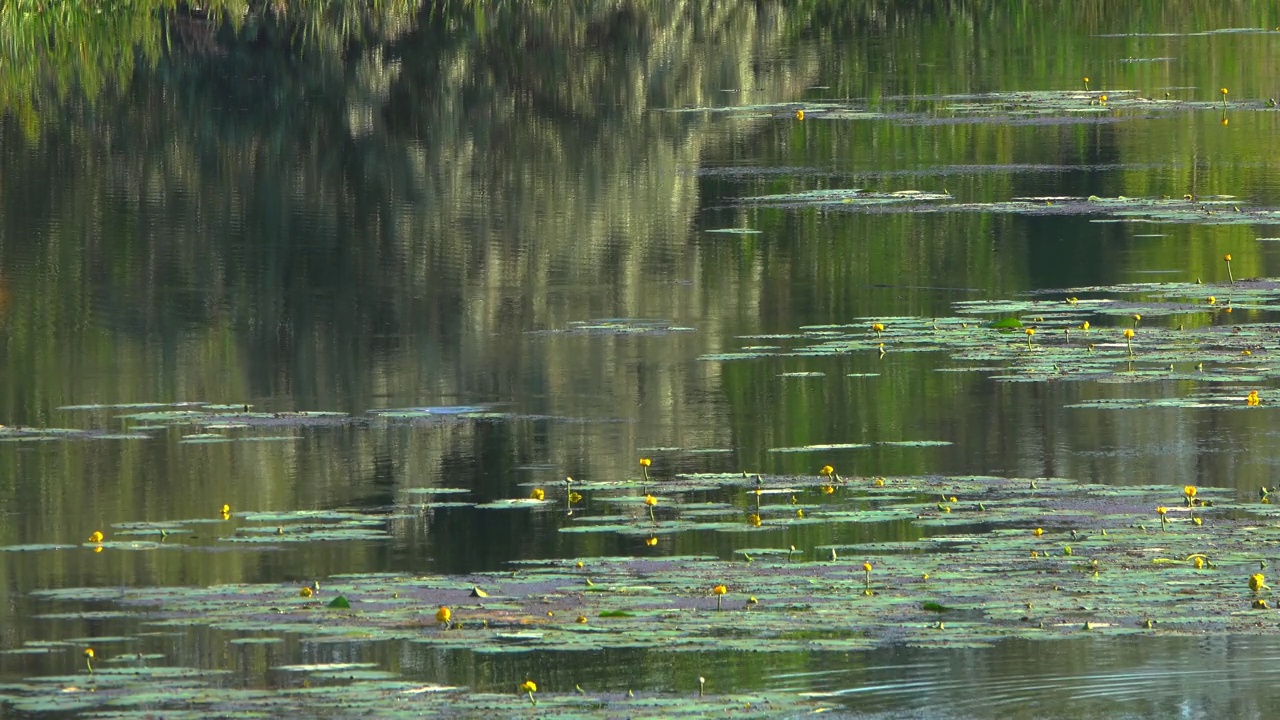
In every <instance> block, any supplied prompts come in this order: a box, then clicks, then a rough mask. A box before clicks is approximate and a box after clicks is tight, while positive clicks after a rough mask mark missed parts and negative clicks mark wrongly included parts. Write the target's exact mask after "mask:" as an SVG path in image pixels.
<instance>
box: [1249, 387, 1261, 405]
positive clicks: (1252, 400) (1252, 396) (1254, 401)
mask: <svg viewBox="0 0 1280 720" xmlns="http://www.w3.org/2000/svg"><path fill="white" fill-rule="evenodd" d="M1245 404H1246V405H1248V406H1249V407H1257V406H1258V405H1261V404H1262V400H1261V399H1260V398H1259V397H1258V391H1257V390H1251V391H1250V392H1249V395H1248V396H1247V397H1246V398H1245Z"/></svg>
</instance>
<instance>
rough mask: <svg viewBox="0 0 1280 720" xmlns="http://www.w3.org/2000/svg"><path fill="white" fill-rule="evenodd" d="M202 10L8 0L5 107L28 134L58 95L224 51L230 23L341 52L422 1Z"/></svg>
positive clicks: (3, 14)
mask: <svg viewBox="0 0 1280 720" xmlns="http://www.w3.org/2000/svg"><path fill="white" fill-rule="evenodd" d="M201 5H202V7H201V9H200V10H199V11H192V10H189V9H187V8H186V7H185V6H184V7H180V6H179V3H178V2H177V0H110V1H109V2H103V3H85V2H80V1H79V0H8V1H7V2H3V3H0V68H3V72H0V112H4V111H9V112H12V113H14V114H15V115H16V116H17V117H18V118H19V121H20V123H21V125H22V127H23V130H24V132H26V134H27V135H28V136H31V135H34V133H35V132H36V131H37V130H38V128H39V127H40V124H41V120H40V115H41V113H42V112H45V111H46V110H45V108H46V106H47V105H48V104H49V103H50V101H52V100H53V99H54V98H63V97H65V96H67V95H68V94H71V93H79V94H80V95H82V96H83V97H85V98H87V99H89V100H90V101H93V100H94V99H96V98H98V97H99V96H101V95H102V94H104V93H106V92H108V91H115V92H119V91H122V90H124V89H127V88H128V87H129V84H130V81H131V80H132V78H133V75H134V71H135V63H136V61H138V60H141V61H142V63H143V64H145V65H148V66H151V65H155V64H156V63H157V62H158V61H159V60H160V59H161V57H162V56H163V55H164V54H165V53H167V52H171V51H173V50H174V49H175V48H182V49H185V50H187V51H193V52H196V53H202V54H218V53H220V52H222V49H221V48H220V47H219V46H218V44H217V43H218V41H217V36H218V33H219V31H220V29H221V28H224V27H229V28H231V29H232V30H233V31H236V32H239V31H249V32H253V33H260V32H261V28H262V27H263V26H265V25H275V26H278V27H280V28H281V32H280V33H279V37H281V38H282V43H286V42H287V43H294V44H296V43H298V42H301V43H302V44H303V45H304V46H305V47H310V48H312V49H319V50H321V51H329V52H331V53H334V54H335V56H337V57H340V56H341V54H342V53H344V52H346V48H347V46H348V45H349V44H350V43H352V42H354V41H357V40H360V39H362V38H363V37H364V36H367V35H370V34H372V33H377V32H386V31H387V30H388V29H392V28H395V27H407V24H408V21H409V20H410V19H412V18H413V17H414V15H415V13H416V9H417V7H418V6H417V4H415V3H412V2H408V0H373V1H372V2H356V1H354V0H352V1H345V0H342V1H339V2H324V1H322V0H291V1H290V2H289V3H288V4H287V8H286V6H285V5H284V4H280V5H276V4H271V3H255V2H248V1H247V0H208V1H207V2H205V3H202V4H201Z"/></svg>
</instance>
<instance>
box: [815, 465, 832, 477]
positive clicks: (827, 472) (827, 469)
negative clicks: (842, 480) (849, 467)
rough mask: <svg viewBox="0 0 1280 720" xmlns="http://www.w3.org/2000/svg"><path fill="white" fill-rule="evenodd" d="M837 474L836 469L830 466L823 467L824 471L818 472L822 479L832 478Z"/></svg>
mask: <svg viewBox="0 0 1280 720" xmlns="http://www.w3.org/2000/svg"><path fill="white" fill-rule="evenodd" d="M835 472H836V469H835V468H833V467H831V466H830V465H823V466H822V469H821V470H819V471H818V474H819V475H821V476H822V477H831V476H832V475H834V474H835Z"/></svg>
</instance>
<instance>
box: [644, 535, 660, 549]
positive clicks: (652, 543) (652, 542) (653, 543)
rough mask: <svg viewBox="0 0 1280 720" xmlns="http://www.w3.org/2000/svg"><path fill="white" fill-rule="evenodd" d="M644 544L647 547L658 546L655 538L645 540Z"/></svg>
mask: <svg viewBox="0 0 1280 720" xmlns="http://www.w3.org/2000/svg"><path fill="white" fill-rule="evenodd" d="M644 544H645V545H648V546H649V547H655V546H657V544H658V538H656V537H651V538H645V541H644Z"/></svg>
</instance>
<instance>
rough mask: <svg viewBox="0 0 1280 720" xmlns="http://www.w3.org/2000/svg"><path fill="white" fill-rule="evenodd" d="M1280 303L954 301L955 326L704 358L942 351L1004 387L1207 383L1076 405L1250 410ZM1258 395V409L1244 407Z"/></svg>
mask: <svg viewBox="0 0 1280 720" xmlns="http://www.w3.org/2000/svg"><path fill="white" fill-rule="evenodd" d="M1227 257H1228V258H1229V257H1230V256H1227ZM1277 301H1280V283H1277V282H1276V281H1274V280H1270V279H1256V280H1237V281H1234V282H1229V283H1214V284H1210V283H1201V282H1194V283H1192V282H1167V283H1125V284H1118V285H1111V286H1093V287H1079V288H1068V289H1064V290H1056V291H1051V292H1043V293H1036V294H1034V295H1032V296H1030V297H1027V298H1022V299H1000V300H979V301H963V302H958V303H956V304H955V309H956V315H955V316H953V317H949V318H922V317H886V318H866V319H864V320H861V321H858V322H855V323H851V324H848V325H824V326H808V327H803V328H800V330H799V331H798V332H796V333H793V334H774V335H769V336H751V337H745V338H742V339H743V340H744V341H745V343H746V345H745V346H744V347H743V348H742V349H740V350H737V351H730V352H722V353H715V354H709V355H705V356H703V359H704V360H707V361H715V362H727V361H741V360H755V359H766V358H778V357H813V358H818V357H827V356H834V355H842V354H848V353H877V354H878V355H879V356H880V357H882V358H883V357H887V356H888V355H889V354H892V353H903V352H939V353H946V354H948V355H949V356H950V357H951V358H952V359H954V360H957V361H961V362H962V364H961V365H959V366H957V367H949V368H946V369H947V370H948V371H957V370H968V371H973V372H982V373H985V374H988V375H990V376H991V377H993V378H994V379H995V380H997V381H1003V382H1045V381H1054V382H1063V381H1073V382H1080V381H1088V382H1096V383H1125V384H1132V383H1141V382H1150V381H1157V380H1193V381H1197V382H1198V383H1199V384H1198V385H1196V386H1195V387H1196V388H1197V389H1195V390H1194V391H1191V392H1190V393H1189V394H1187V395H1186V396H1183V397H1173V398H1170V397H1153V398H1132V397H1129V398H1108V399H1099V400H1089V401H1085V402H1082V403H1079V404H1077V405H1074V406H1073V407H1090V408H1099V409H1127V408H1136V407H1157V406H1158V407H1248V406H1254V405H1259V404H1261V403H1262V402H1265V401H1272V400H1275V399H1276V398H1277V395H1276V392H1275V391H1274V390H1272V389H1270V388H1268V387H1267V386H1266V385H1265V383H1268V382H1270V381H1272V380H1275V379H1276V378H1277V377H1280V370H1278V369H1277V368H1276V366H1275V365H1274V363H1273V362H1272V358H1271V353H1272V351H1273V348H1274V342H1275V340H1276V338H1277V328H1276V326H1275V325H1274V323H1269V322H1265V321H1261V320H1257V319H1256V318H1257V316H1258V312H1257V311H1267V310H1270V309H1272V308H1274V307H1276V303H1277ZM762 341H763V342H767V343H768V344H767V345H766V344H762ZM1241 386H1245V388H1247V389H1242V388H1241ZM1250 392H1252V393H1254V395H1253V397H1254V398H1255V399H1256V401H1255V402H1246V401H1247V399H1248V397H1249V393H1250Z"/></svg>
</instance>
